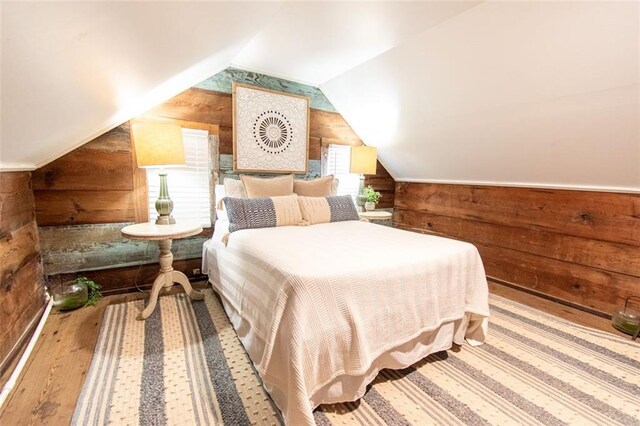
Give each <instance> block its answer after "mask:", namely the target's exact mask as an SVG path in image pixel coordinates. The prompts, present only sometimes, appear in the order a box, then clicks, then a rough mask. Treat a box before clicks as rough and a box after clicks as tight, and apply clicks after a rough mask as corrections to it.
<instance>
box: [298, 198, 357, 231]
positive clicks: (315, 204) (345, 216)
mask: <svg viewBox="0 0 640 426" xmlns="http://www.w3.org/2000/svg"><path fill="white" fill-rule="evenodd" d="M298 202H299V203H300V211H301V212H302V219H303V220H305V221H306V222H308V223H309V225H315V224H316V223H328V222H343V221H345V220H360V216H358V211H357V210H356V206H355V204H353V199H352V198H351V195H339V196H335V197H334V196H332V197H298Z"/></svg>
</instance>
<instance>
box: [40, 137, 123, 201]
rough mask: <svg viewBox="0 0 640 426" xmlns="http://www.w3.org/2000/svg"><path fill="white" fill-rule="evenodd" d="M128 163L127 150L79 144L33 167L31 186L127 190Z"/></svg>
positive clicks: (81, 189)
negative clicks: (34, 169)
mask: <svg viewBox="0 0 640 426" xmlns="http://www.w3.org/2000/svg"><path fill="white" fill-rule="evenodd" d="M94 146H95V145H94ZM131 164H132V160H131V152H129V151H101V150H96V149H87V148H83V147H81V148H78V149H76V150H74V151H71V152H70V153H68V154H67V155H64V156H62V157H60V158H58V159H57V160H55V161H52V162H51V163H49V164H47V165H45V166H43V167H41V168H39V169H38V170H36V171H34V172H33V189H35V190H57V191H60V190H62V191H69V190H72V191H113V190H120V191H131V190H133V169H132V167H131Z"/></svg>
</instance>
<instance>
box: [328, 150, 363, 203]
mask: <svg viewBox="0 0 640 426" xmlns="http://www.w3.org/2000/svg"><path fill="white" fill-rule="evenodd" d="M326 161H327V164H326V168H324V169H325V170H326V171H325V173H326V174H327V175H331V174H332V175H334V176H335V177H336V178H338V181H339V183H338V195H347V194H348V195H351V197H352V198H353V200H354V201H355V199H356V196H357V195H358V190H359V189H360V175H359V174H357V173H350V172H349V168H350V167H351V147H350V146H347V145H329V147H328V151H327V158H326Z"/></svg>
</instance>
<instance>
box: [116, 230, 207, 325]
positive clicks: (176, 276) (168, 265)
mask: <svg viewBox="0 0 640 426" xmlns="http://www.w3.org/2000/svg"><path fill="white" fill-rule="evenodd" d="M120 232H121V233H122V236H123V237H125V238H129V239H132V240H146V241H157V242H158V248H159V249H160V257H159V261H160V274H159V275H158V277H157V278H156V280H155V281H154V282H153V287H152V288H151V293H150V295H149V303H148V304H147V306H146V308H144V310H143V311H142V312H141V313H140V315H139V316H138V319H140V320H144V319H147V318H148V317H149V315H151V314H152V313H153V310H154V309H155V307H156V303H157V302H158V295H159V294H160V290H162V289H163V288H169V287H171V286H173V284H174V283H177V284H180V285H181V286H182V287H184V291H185V293H187V296H189V297H190V298H192V299H194V300H202V299H203V298H204V295H203V294H202V293H200V292H198V291H196V290H194V289H193V287H191V283H190V282H189V279H188V278H187V276H186V275H185V274H183V273H182V272H180V271H175V270H174V269H173V266H172V265H173V253H171V244H172V243H173V240H177V239H180V238H187V237H192V236H194V235H198V234H199V233H201V232H202V226H200V225H198V224H196V223H186V222H185V223H175V224H171V225H156V224H155V223H136V224H135V225H129V226H125V227H124V228H122V229H121V231H120Z"/></svg>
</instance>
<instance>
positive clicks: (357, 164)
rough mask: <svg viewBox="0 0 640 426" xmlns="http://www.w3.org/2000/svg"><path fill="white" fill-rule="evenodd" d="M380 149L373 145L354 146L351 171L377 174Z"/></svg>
mask: <svg viewBox="0 0 640 426" xmlns="http://www.w3.org/2000/svg"><path fill="white" fill-rule="evenodd" d="M377 161H378V150H377V149H376V148H374V147H372V146H354V147H352V148H351V167H350V171H351V173H362V174H363V175H375V174H376V166H377Z"/></svg>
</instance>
